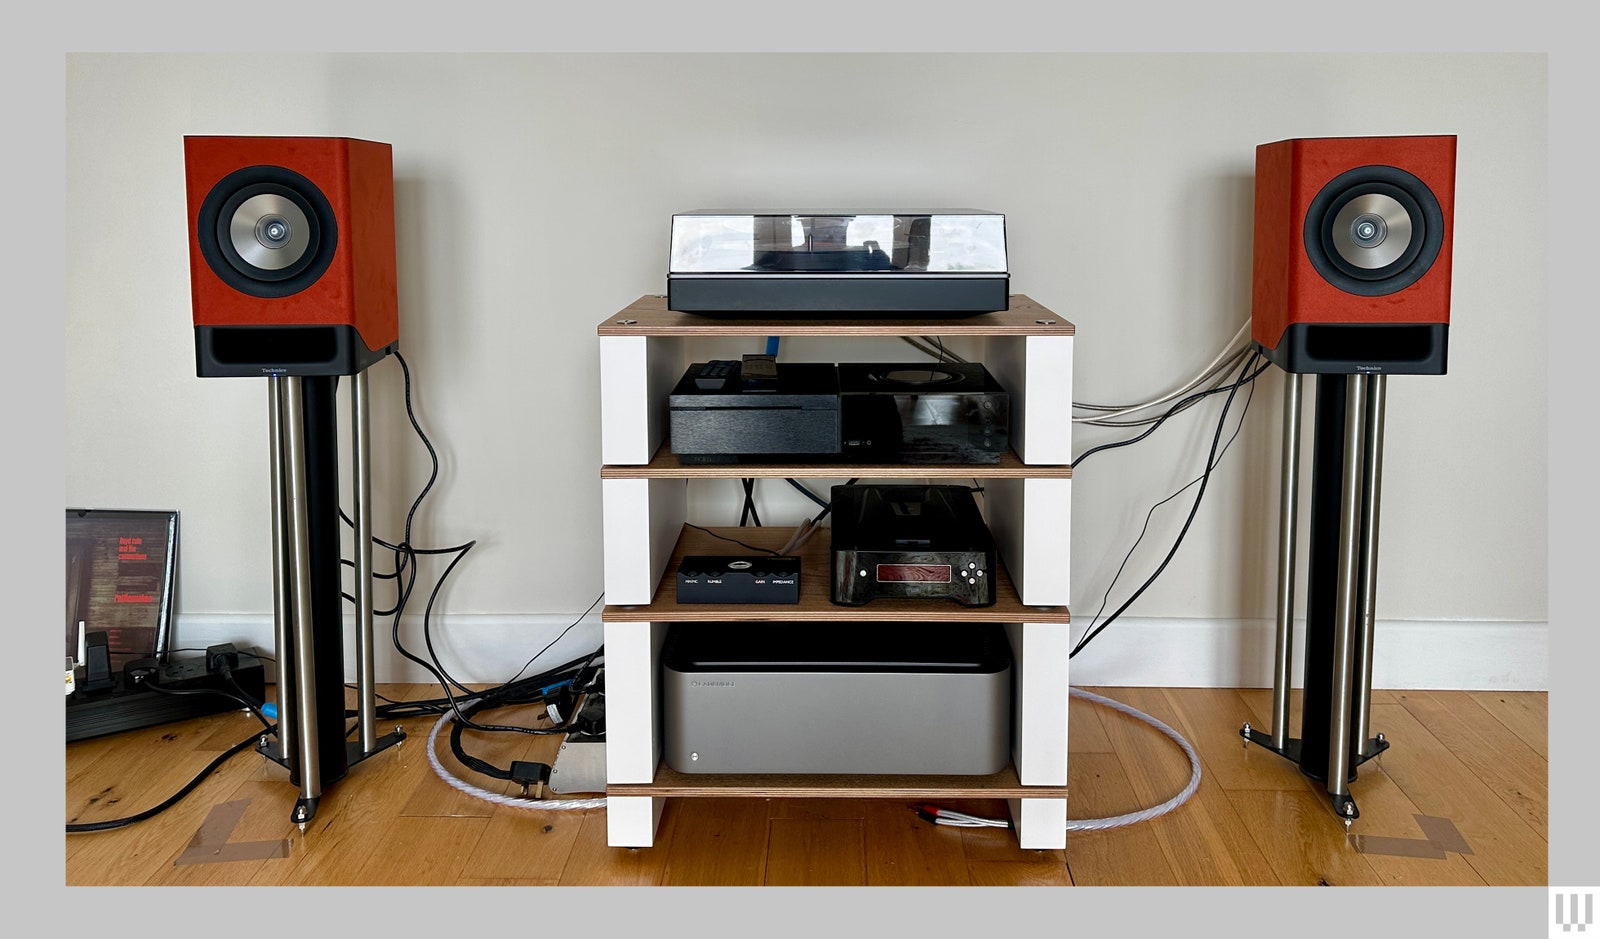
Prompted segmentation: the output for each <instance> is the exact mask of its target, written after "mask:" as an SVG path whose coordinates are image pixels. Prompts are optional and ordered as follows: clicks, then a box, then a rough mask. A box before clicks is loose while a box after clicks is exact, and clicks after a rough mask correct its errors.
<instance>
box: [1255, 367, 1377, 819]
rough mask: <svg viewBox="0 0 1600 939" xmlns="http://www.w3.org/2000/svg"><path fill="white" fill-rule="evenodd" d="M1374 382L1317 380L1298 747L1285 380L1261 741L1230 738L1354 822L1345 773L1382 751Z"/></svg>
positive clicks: (1293, 430) (1293, 380)
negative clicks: (1274, 604)
mask: <svg viewBox="0 0 1600 939" xmlns="http://www.w3.org/2000/svg"><path fill="white" fill-rule="evenodd" d="M1384 382H1385V377H1384V376H1382V375H1318V376H1317V407H1316V411H1317V416H1316V424H1315V427H1314V439H1315V449H1314V451H1313V454H1312V478H1311V518H1310V525H1309V538H1308V540H1309V543H1310V558H1309V563H1308V565H1307V567H1308V572H1307V578H1308V580H1307V590H1306V606H1307V611H1306V643H1305V645H1306V650H1305V656H1304V658H1305V664H1304V668H1305V681H1304V685H1303V687H1304V692H1303V706H1302V709H1301V735H1300V737H1299V738H1298V739H1295V738H1292V737H1290V736H1289V685H1290V660H1291V652H1292V649H1293V646H1292V637H1293V623H1294V615H1293V614H1294V611H1293V604H1294V586H1295V561H1294V554H1295V540H1296V535H1297V532H1296V518H1297V516H1298V514H1299V512H1298V501H1299V463H1300V451H1299V435H1300V430H1299V425H1300V387H1299V386H1300V376H1299V375H1297V374H1293V373H1290V374H1286V375H1285V386H1284V418H1283V434H1284V440H1283V460H1284V465H1283V468H1282V479H1281V491H1280V494H1279V516H1280V517H1279V539H1278V610H1277V613H1278V624H1277V649H1276V655H1275V658H1274V672H1273V698H1272V707H1273V725H1272V729H1271V733H1270V734H1266V733H1263V732H1261V731H1259V730H1256V729H1253V728H1252V727H1251V726H1250V725H1249V724H1248V723H1246V724H1245V725H1244V727H1243V728H1241V730H1240V731H1239V733H1240V736H1242V737H1244V738H1245V740H1246V741H1247V742H1249V743H1255V744H1257V745H1259V746H1261V747H1264V748H1266V749H1269V750H1271V751H1273V752H1274V753H1277V754H1279V755H1281V756H1283V757H1285V758H1287V759H1289V760H1291V761H1292V762H1294V763H1296V764H1298V765H1299V767H1300V771H1301V772H1303V773H1305V774H1306V775H1308V776H1311V777H1312V778H1314V779H1320V780H1325V781H1326V782H1327V789H1328V797H1329V799H1330V801H1331V803H1332V806H1333V811H1334V814H1335V815H1337V816H1339V817H1340V818H1342V819H1343V820H1344V823H1345V825H1346V827H1348V826H1349V824H1350V823H1351V822H1352V821H1353V820H1354V819H1356V818H1357V817H1359V814H1360V813H1359V812H1358V811H1357V809H1356V804H1355V800H1354V799H1352V798H1351V796H1350V789H1349V782H1350V781H1351V780H1353V779H1354V778H1355V776H1356V767H1357V766H1359V765H1360V764H1361V763H1363V762H1365V761H1366V760H1368V759H1370V758H1372V757H1375V756H1377V755H1378V754H1380V753H1382V752H1383V751H1384V750H1386V749H1388V743H1387V742H1385V741H1384V739H1383V735H1382V734H1379V735H1377V737H1376V738H1375V739H1371V740H1369V739H1367V733H1368V726H1369V724H1370V719H1369V718H1370V713H1371V700H1372V639H1373V623H1374V613H1373V599H1374V597H1375V595H1376V591H1377V529H1378V503H1379V495H1380V488H1381V487H1380V481H1381V475H1382V464H1383V461H1382V451H1383V408H1384V390H1385V388H1384Z"/></svg>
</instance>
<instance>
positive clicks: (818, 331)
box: [599, 293, 1074, 336]
mask: <svg viewBox="0 0 1600 939" xmlns="http://www.w3.org/2000/svg"><path fill="white" fill-rule="evenodd" d="M1073 332H1074V327H1073V325H1072V324H1071V323H1070V322H1068V321H1067V320H1066V319H1064V318H1062V317H1060V316H1057V315H1056V314H1055V313H1053V312H1051V311H1050V310H1048V309H1046V308H1045V307H1042V306H1040V305H1039V304H1037V303H1035V302H1034V301H1033V300H1032V299H1031V298H1029V297H1027V296H1024V295H1023V294H1020V293H1017V294H1012V295H1011V309H1009V310H1002V311H1000V312H998V313H980V314H977V315H976V316H961V317H922V318H916V319H911V318H908V319H874V318H860V319H849V320H841V319H812V318H809V317H782V318H771V317H767V318H760V317H751V318H749V319H745V318H743V317H739V318H734V317H720V316H700V315H697V314H694V313H677V312H674V311H672V310H668V309H667V298H666V297H665V296H661V295H655V294H650V295H646V296H643V297H640V298H639V299H638V300H635V301H634V302H633V303H631V304H630V305H628V306H627V307H625V308H624V309H622V310H621V311H619V312H617V313H615V314H613V315H611V316H608V317H606V318H605V319H604V320H603V321H601V323H600V328H599V334H600V335H602V336H844V335H850V336H926V335H938V336H1071V335H1073Z"/></svg>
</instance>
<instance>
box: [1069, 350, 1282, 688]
mask: <svg viewBox="0 0 1600 939" xmlns="http://www.w3.org/2000/svg"><path fill="white" fill-rule="evenodd" d="M1260 357H1261V354H1260V353H1259V352H1256V353H1254V354H1252V355H1251V357H1250V359H1249V361H1247V362H1245V364H1244V367H1243V368H1242V369H1240V372H1239V379H1238V380H1237V381H1235V382H1234V383H1233V384H1232V385H1231V386H1229V388H1230V390H1229V392H1228V397H1227V400H1226V401H1225V402H1224V403H1223V405H1222V413H1221V415H1219V416H1218V418H1217V430H1216V433H1215V434H1213V435H1212V438H1211V450H1210V452H1209V453H1207V454H1206V468H1205V472H1203V473H1202V474H1201V475H1200V476H1199V477H1198V478H1197V479H1195V480H1192V481H1190V482H1189V483H1187V484H1185V485H1184V486H1183V487H1182V488H1180V489H1179V490H1178V491H1177V492H1174V493H1173V494H1172V495H1170V496H1168V497H1167V498H1165V499H1163V500H1161V502H1158V503H1156V504H1155V505H1154V506H1152V507H1151V508H1150V512H1151V513H1154V512H1155V510H1156V509H1157V508H1159V507H1160V506H1161V505H1163V504H1164V503H1166V502H1168V501H1170V500H1172V499H1174V498H1176V497H1177V495H1178V494H1179V493H1181V492H1183V491H1184V489H1188V488H1189V486H1193V485H1195V483H1199V485H1200V489H1199V490H1198V491H1197V492H1196V493H1195V496H1194V504H1193V505H1191V506H1190V507H1189V516H1188V518H1186V519H1184V522H1183V527H1182V528H1181V529H1180V530H1179V531H1178V537H1177V538H1176V539H1174V540H1173V542H1172V547H1171V548H1170V549H1168V551H1167V556H1166V557H1164V558H1162V560H1161V564H1160V566H1158V567H1157V568H1156V569H1155V572H1154V573H1152V574H1151V575H1150V576H1149V577H1148V578H1146V579H1145V582H1144V583H1142V584H1140V585H1139V589H1137V590H1135V591H1134V592H1133V596H1131V597H1129V598H1128V599H1127V600H1125V601H1123V603H1122V605H1121V606H1119V607H1117V610H1116V612H1114V613H1112V614H1111V616H1110V617H1108V618H1107V619H1106V620H1105V621H1104V622H1102V623H1100V624H1099V625H1098V626H1096V625H1094V621H1093V620H1091V621H1090V628H1089V630H1088V631H1087V632H1085V634H1084V636H1083V638H1082V639H1079V640H1078V643H1077V645H1075V646H1073V648H1072V651H1071V652H1070V653H1068V655H1067V657H1068V658H1069V659H1070V658H1072V657H1073V656H1076V655H1077V654H1078V653H1079V652H1081V651H1083V648H1084V647H1085V646H1087V645H1088V644H1089V643H1090V641H1092V640H1093V639H1094V637H1096V636H1098V635H1100V633H1101V632H1102V631H1104V630H1105V628H1106V627H1107V626H1109V625H1111V624H1112V622H1114V621H1115V620H1116V619H1117V617H1119V616H1121V615H1122V613H1123V611H1124V610H1126V609H1127V608H1128V607H1130V606H1132V605H1133V603H1134V601H1135V600H1138V599H1139V597H1140V596H1141V595H1142V594H1143V593H1144V592H1145V590H1146V589H1148V588H1149V586H1150V585H1151V584H1153V583H1155V580H1156V578H1157V577H1160V576H1161V572H1162V571H1164V570H1166V569H1167V564H1168V563H1170V562H1171V561H1172V558H1173V556H1174V555H1176V554H1177V553H1178V546H1179V545H1181V544H1183V538H1184V535H1186V534H1188V531H1189V526H1190V525H1191V524H1193V522H1194V518H1195V515H1196V513H1198V512H1199V511H1200V501H1201V500H1202V499H1204V498H1205V494H1206V485H1207V484H1208V483H1209V482H1210V480H1211V471H1212V470H1214V469H1216V467H1217V464H1218V463H1219V462H1221V459H1222V454H1223V453H1226V452H1227V446H1224V447H1223V448H1222V451H1221V452H1218V449H1217V445H1218V444H1219V443H1220V442H1221V440H1222V431H1223V429H1224V428H1225V427H1226V426H1227V420H1228V411H1229V410H1231V409H1232V407H1233V399H1234V396H1235V395H1236V394H1238V392H1239V388H1240V387H1241V386H1242V385H1249V386H1250V391H1249V392H1248V393H1247V395H1246V397H1245V405H1244V410H1243V411H1241V412H1240V415H1239V425H1238V427H1235V428H1234V432H1233V434H1232V436H1230V437H1229V438H1228V446H1232V444H1233V440H1234V438H1235V437H1237V436H1238V435H1239V431H1240V429H1242V428H1243V427H1244V416H1245V414H1246V413H1248V412H1249V410H1250V401H1251V400H1252V399H1253V398H1254V396H1255V379H1256V378H1257V377H1258V376H1260V374H1261V372H1262V371H1263V370H1264V369H1265V368H1266V367H1267V366H1266V365H1265V364H1264V365H1263V366H1262V367H1261V368H1259V369H1256V370H1255V371H1251V367H1252V366H1253V365H1254V364H1255V360H1256V359H1258V358H1260ZM1152 429H1153V428H1152ZM1149 523H1150V517H1149V515H1146V516H1145V525H1146V527H1148V526H1149ZM1139 537H1140V539H1142V538H1143V537H1144V532H1143V531H1141V532H1140V534H1139ZM1138 544H1139V543H1138V541H1137V540H1136V541H1135V542H1134V547H1135V548H1137V547H1138ZM1132 555H1133V549H1131V548H1130V549H1129V551H1128V556H1129V557H1131V556H1132ZM1123 564H1124V565H1126V564H1127V558H1124V559H1123ZM1118 575H1119V576H1120V575H1121V569H1120V568H1119V569H1118ZM1115 582H1116V581H1115V579H1114V578H1113V581H1112V583H1113V584H1114V583H1115ZM1110 595H1111V588H1110V587H1109V586H1108V587H1107V588H1106V596H1107V597H1109V596H1110ZM1100 609H1101V610H1104V609H1105V605H1104V603H1102V605H1101V607H1100ZM1099 615H1100V614H1099V612H1096V613H1095V617H1096V618H1098V617H1099Z"/></svg>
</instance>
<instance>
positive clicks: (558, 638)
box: [506, 592, 606, 685]
mask: <svg viewBox="0 0 1600 939" xmlns="http://www.w3.org/2000/svg"><path fill="white" fill-rule="evenodd" d="M605 596H606V595H605V593H604V592H601V594H600V596H598V597H595V598H594V603H591V604H589V609H588V610H584V611H583V612H582V613H579V614H578V618H577V619H575V620H573V621H572V622H570V623H568V624H567V628H566V629H563V630H561V632H560V633H559V634H558V635H557V636H556V637H555V638H554V639H552V640H550V641H549V642H547V643H545V644H544V648H543V649H540V650H539V651H538V652H535V653H534V654H533V658H531V659H529V660H528V661H526V662H524V663H523V664H522V667H521V668H519V669H517V673H516V674H515V675H512V676H511V680H510V681H508V682H506V684H508V685H509V684H511V683H512V682H515V681H516V680H517V679H518V678H521V677H522V673H523V672H525V671H527V670H528V666H529V665H532V664H533V663H535V662H537V661H539V656H541V655H544V654H545V653H546V652H549V651H550V647H551V646H553V645H555V644H556V643H558V642H560V641H561V637H562V636H565V635H566V634H567V633H569V632H571V631H572V627H574V626H576V625H578V624H579V623H581V622H583V618H584V617H585V616H588V615H589V610H592V609H594V608H595V606H596V605H597V604H599V602H600V601H601V600H604V599H605Z"/></svg>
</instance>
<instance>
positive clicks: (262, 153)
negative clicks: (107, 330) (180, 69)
mask: <svg viewBox="0 0 1600 939" xmlns="http://www.w3.org/2000/svg"><path fill="white" fill-rule="evenodd" d="M183 152H184V168H185V176H186V181H187V189H188V227H189V274H190V291H191V295H192V299H193V305H194V330H195V362H196V371H197V373H198V374H199V375H200V376H202V377H210V376H241V375H353V374H356V373H357V372H360V371H362V370H364V369H366V368H367V367H368V366H369V365H371V364H372V363H373V362H376V361H378V360H379V359H381V358H383V357H384V356H386V355H389V354H390V353H391V352H393V351H394V350H395V349H396V348H397V346H398V341H399V334H400V321H399V303H398V299H397V293H396V280H395V228H394V166H393V158H392V154H391V148H390V146H389V144H386V143H375V142H373V141H369V140H355V139H352V138H348V137H205V136H191V137H185V138H184V140H183Z"/></svg>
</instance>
